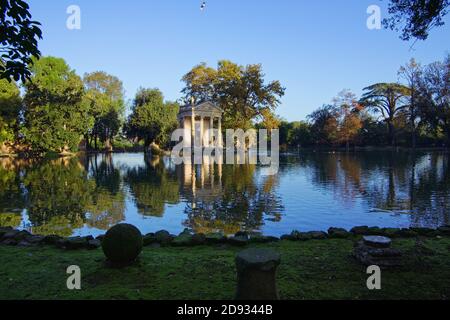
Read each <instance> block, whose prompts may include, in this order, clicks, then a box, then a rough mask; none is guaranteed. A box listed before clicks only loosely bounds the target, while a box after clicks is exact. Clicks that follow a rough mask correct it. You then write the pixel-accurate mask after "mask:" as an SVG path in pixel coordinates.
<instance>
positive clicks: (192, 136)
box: [191, 110, 195, 147]
mask: <svg viewBox="0 0 450 320" xmlns="http://www.w3.org/2000/svg"><path fill="white" fill-rule="evenodd" d="M194 146H195V113H194V110H192V115H191V147H194Z"/></svg>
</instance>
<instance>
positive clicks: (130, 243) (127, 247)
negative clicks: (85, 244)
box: [102, 223, 142, 264]
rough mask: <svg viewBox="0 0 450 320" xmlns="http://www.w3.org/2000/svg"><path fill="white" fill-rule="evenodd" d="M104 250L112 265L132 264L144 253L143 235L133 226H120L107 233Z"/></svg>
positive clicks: (103, 245)
mask: <svg viewBox="0 0 450 320" xmlns="http://www.w3.org/2000/svg"><path fill="white" fill-rule="evenodd" d="M102 249H103V253H104V254H105V256H106V257H107V258H108V260H109V261H110V262H112V263H115V264H128V263H131V262H133V261H135V260H136V258H137V257H138V256H139V254H140V253H141V251H142V234H141V232H140V231H139V230H138V228H136V227H135V226H133V225H131V224H125V223H122V224H118V225H116V226H114V227H112V228H111V229H109V230H108V232H106V234H105V237H104V238H103V241H102Z"/></svg>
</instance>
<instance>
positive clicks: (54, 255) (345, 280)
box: [0, 237, 450, 300]
mask: <svg viewBox="0 0 450 320" xmlns="http://www.w3.org/2000/svg"><path fill="white" fill-rule="evenodd" d="M393 246H394V247H396V248H401V249H402V250H403V251H404V258H403V259H404V263H405V266H404V267H402V268H401V269H397V270H389V271H383V273H382V290H381V291H369V290H368V289H367V287H366V279H367V277H368V276H367V275H366V273H365V268H364V267H363V266H361V265H359V264H358V263H357V262H356V261H355V260H354V259H353V258H352V257H351V252H352V249H353V241H351V240H340V239H333V240H331V239H330V240H312V241H306V242H289V241H281V242H278V243H272V244H264V245H255V247H269V248H272V249H275V250H277V251H278V252H280V254H281V257H282V263H281V265H280V267H279V272H278V277H277V279H278V280H277V281H278V287H279V290H280V296H281V298H282V299H448V298H449V297H450V268H449V266H450V238H448V237H446V238H441V239H437V238H435V239H421V240H420V241H417V240H416V239H396V240H394V244H393ZM240 250H242V248H234V247H219V246H217V247H213V246H198V247H191V248H173V247H165V248H149V247H147V248H144V250H143V252H142V253H141V256H140V258H139V261H138V262H137V263H136V264H135V265H133V266H130V267H127V268H125V269H120V270H119V269H111V268H108V267H106V266H105V264H104V256H103V253H102V251H101V250H95V251H61V250H58V249H54V248H50V247H43V248H42V247H37V248H17V247H7V246H0V265H1V268H0V299H195V300H197V299H200V300H201V299H232V298H233V296H234V290H235V284H236V275H235V265H234V258H235V256H236V253H237V252H239V251H240ZM69 265H78V266H80V268H81V272H82V290H80V291H69V290H68V289H67V288H66V280H67V277H68V275H67V274H66V268H67V267H68V266H69Z"/></svg>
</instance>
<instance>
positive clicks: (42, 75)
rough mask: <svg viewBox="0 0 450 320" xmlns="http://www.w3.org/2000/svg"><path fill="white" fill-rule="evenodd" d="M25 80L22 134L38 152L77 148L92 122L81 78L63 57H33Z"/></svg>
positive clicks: (63, 150) (64, 150)
mask: <svg viewBox="0 0 450 320" xmlns="http://www.w3.org/2000/svg"><path fill="white" fill-rule="evenodd" d="M31 70H32V76H31V81H28V82H26V83H25V89H26V94H25V98H24V105H25V112H24V128H23V134H24V136H25V138H26V141H28V142H29V143H30V145H31V147H32V149H33V151H35V152H46V151H54V152H66V151H69V150H76V149H77V146H78V143H79V142H80V140H81V137H82V135H83V134H84V133H85V132H86V131H87V129H88V128H89V127H90V126H91V125H92V121H91V118H90V116H89V112H88V111H89V106H88V105H87V104H85V103H82V100H83V95H84V88H83V82H82V80H81V78H80V77H79V76H78V75H77V74H76V73H75V71H74V70H72V69H70V67H69V66H68V65H67V63H66V62H65V61H64V60H63V59H60V58H54V57H44V58H41V59H40V60H38V61H34V65H33V66H32V69H31Z"/></svg>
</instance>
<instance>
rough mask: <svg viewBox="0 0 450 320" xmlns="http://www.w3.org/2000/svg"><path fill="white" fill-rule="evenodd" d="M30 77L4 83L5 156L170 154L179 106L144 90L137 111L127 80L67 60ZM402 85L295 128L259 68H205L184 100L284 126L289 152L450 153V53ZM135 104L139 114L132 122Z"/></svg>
mask: <svg viewBox="0 0 450 320" xmlns="http://www.w3.org/2000/svg"><path fill="white" fill-rule="evenodd" d="M30 70H31V77H30V80H26V81H25V82H24V83H22V88H23V93H22V94H21V91H20V89H19V86H18V85H17V83H15V82H14V81H7V80H0V146H1V150H0V153H3V154H4V153H13V152H16V153H17V152H24V153H26V154H43V153H47V152H56V153H68V152H75V151H78V150H88V151H89V150H101V151H112V150H114V149H120V150H123V149H129V150H137V149H144V148H145V149H148V148H150V147H151V146H152V145H153V144H156V145H158V146H161V147H167V146H168V145H169V143H170V135H171V132H172V131H173V130H174V129H175V128H176V127H177V126H178V120H177V114H178V110H179V103H178V102H170V101H165V100H164V96H163V94H162V93H161V91H159V90H158V89H146V88H141V89H139V90H138V92H137V93H136V95H135V97H134V99H133V100H132V101H130V102H129V103H128V104H127V102H126V101H125V98H124V89H123V85H122V82H121V81H120V80H119V79H118V78H117V77H115V76H112V75H109V74H107V73H106V72H102V71H96V72H92V73H87V74H85V75H84V76H83V78H81V77H80V76H79V75H77V74H76V73H75V71H74V70H72V69H71V68H70V67H69V66H68V65H67V63H66V62H65V61H64V60H63V59H60V58H55V57H43V58H41V59H39V60H34V61H33V64H32V66H31V69H30ZM398 75H399V80H400V81H399V82H398V83H377V84H374V85H371V86H369V87H367V88H364V93H363V95H362V96H361V97H357V96H356V95H355V94H353V93H352V92H350V91H349V90H343V91H342V92H340V93H339V94H338V95H337V97H335V98H334V99H333V101H332V102H331V103H330V104H328V105H324V106H322V107H321V108H319V109H317V110H316V111H314V112H313V113H312V114H310V115H309V116H308V118H307V120H306V121H300V122H291V123H290V122H286V121H284V120H282V119H281V118H280V117H278V116H277V115H276V111H277V109H278V107H279V105H280V103H281V102H280V101H281V97H283V95H284V93H285V88H284V87H283V86H282V85H281V83H280V82H279V81H270V82H266V81H265V79H264V73H263V70H262V66H261V65H259V64H255V65H247V66H241V65H238V64H235V63H233V62H231V61H227V60H223V61H219V63H218V65H217V68H211V67H208V66H207V65H206V64H199V65H197V66H195V67H194V68H193V69H192V70H191V71H189V72H188V73H187V74H186V75H185V76H184V77H183V78H182V80H183V82H184V83H185V87H184V88H183V90H182V94H183V97H182V98H181V99H180V101H181V102H180V103H183V104H186V103H192V101H194V102H195V103H200V102H202V101H206V100H208V101H212V102H214V103H215V104H217V105H218V106H220V107H221V108H222V109H223V110H224V115H223V121H222V122H223V129H224V130H225V129H227V128H232V129H235V128H242V129H249V128H255V127H256V128H261V127H262V128H267V129H275V128H279V129H280V140H281V141H280V143H281V145H283V146H284V147H285V148H287V149H289V148H298V147H309V146H314V147H317V146H325V147H347V148H350V146H406V147H415V146H427V147H442V146H450V55H448V56H447V57H446V58H445V59H444V61H440V62H434V63H431V64H429V65H426V66H422V65H420V64H419V63H417V62H416V61H415V60H411V61H410V62H409V63H408V64H406V65H405V66H403V67H401V68H400V70H399V72H398ZM127 107H129V109H130V111H131V112H130V114H129V116H128V117H125V110H126V108H127Z"/></svg>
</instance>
